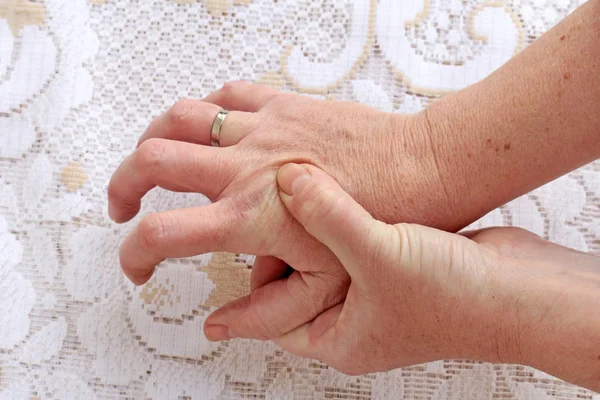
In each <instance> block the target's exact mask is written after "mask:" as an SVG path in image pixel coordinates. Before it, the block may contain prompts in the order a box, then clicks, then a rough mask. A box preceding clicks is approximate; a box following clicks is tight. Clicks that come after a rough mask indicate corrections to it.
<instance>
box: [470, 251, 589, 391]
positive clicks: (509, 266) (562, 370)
mask: <svg viewBox="0 0 600 400" xmlns="http://www.w3.org/2000/svg"><path fill="white" fill-rule="evenodd" d="M540 250H541V251H543V252H545V253H546V254H545V255H543V256H539V255H538V254H534V256H531V255H527V257H523V256H522V255H518V256H516V257H509V258H503V257H502V256H500V258H499V264H498V267H499V269H500V270H501V274H500V275H498V281H497V286H498V287H499V288H501V290H500V293H501V294H500V296H497V298H496V301H495V302H494V304H493V305H492V306H491V314H492V315H494V317H492V318H491V319H490V320H489V324H490V329H488V331H487V332H486V334H485V336H486V337H487V339H488V340H489V341H490V343H493V344H494V345H493V347H490V348H487V349H486V351H485V352H482V353H480V354H479V355H478V358H479V359H480V360H482V361H489V362H502V363H512V364H523V365H528V366H531V367H534V368H536V369H539V370H542V371H544V372H547V373H548V374H550V375H553V376H556V377H558V378H560V379H563V380H566V381H568V382H571V383H575V384H577V385H581V386H584V387H587V388H590V389H592V390H596V391H597V390H599V389H600V381H599V380H598V376H600V347H599V346H598V343H600V316H599V314H598V312H597V308H598V304H600V293H599V291H598V287H599V286H600V258H598V257H594V256H591V255H589V254H585V253H579V252H576V251H573V250H570V249H566V248H563V247H561V246H557V245H554V244H551V243H547V242H546V245H545V247H543V248H541V249H540ZM540 254H541V253H540Z"/></svg>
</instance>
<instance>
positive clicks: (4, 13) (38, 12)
mask: <svg viewBox="0 0 600 400" xmlns="http://www.w3.org/2000/svg"><path fill="white" fill-rule="evenodd" d="M45 18H46V12H45V10H44V6H42V5H41V4H37V3H31V2H29V1H27V0H0V19H5V20H6V21H7V22H8V26H10V29H11V31H12V33H13V35H14V36H17V35H18V34H19V32H21V29H23V27H25V26H29V25H37V26H40V25H42V24H43V23H44V20H45Z"/></svg>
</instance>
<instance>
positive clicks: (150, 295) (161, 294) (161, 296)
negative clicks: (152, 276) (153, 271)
mask: <svg viewBox="0 0 600 400" xmlns="http://www.w3.org/2000/svg"><path fill="white" fill-rule="evenodd" d="M176 293H177V291H176V290H175V285H174V284H172V283H171V281H170V280H169V279H167V280H166V281H165V283H164V284H162V283H155V282H152V281H151V282H148V283H147V284H146V285H145V286H144V289H142V291H141V292H140V299H142V301H143V302H144V303H145V304H146V305H152V306H154V308H155V309H156V311H160V309H161V308H162V307H164V306H169V307H173V306H174V305H175V304H176V303H180V302H181V296H178V295H177V294H176Z"/></svg>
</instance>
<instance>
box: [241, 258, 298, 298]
mask: <svg viewBox="0 0 600 400" xmlns="http://www.w3.org/2000/svg"><path fill="white" fill-rule="evenodd" d="M288 269H289V267H288V265H287V264H286V263H285V262H283V261H282V260H280V259H278V258H275V257H270V256H258V257H256V261H254V265H253V266H252V274H251V275H250V289H251V290H252V291H255V290H256V289H258V288H260V287H263V286H265V285H266V284H267V283H270V282H273V281H276V280H277V279H280V278H283V277H285V276H286V275H287V272H288Z"/></svg>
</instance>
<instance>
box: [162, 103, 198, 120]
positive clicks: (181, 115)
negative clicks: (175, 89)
mask: <svg viewBox="0 0 600 400" xmlns="http://www.w3.org/2000/svg"><path fill="white" fill-rule="evenodd" d="M195 105H196V102H195V101H194V100H190V99H181V100H179V101H177V102H176V103H175V104H173V106H172V107H171V108H170V109H169V111H167V116H168V117H169V121H171V123H173V124H174V125H178V124H180V123H181V122H184V121H186V120H189V119H190V118H191V116H192V115H193V113H192V112H191V111H192V110H193V109H194V106H195Z"/></svg>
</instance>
